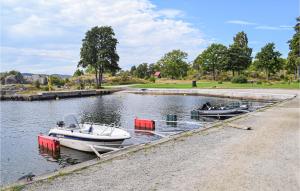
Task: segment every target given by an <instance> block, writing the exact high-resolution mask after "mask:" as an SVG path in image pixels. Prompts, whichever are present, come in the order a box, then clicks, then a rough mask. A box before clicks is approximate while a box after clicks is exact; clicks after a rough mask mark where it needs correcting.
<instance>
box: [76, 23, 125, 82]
mask: <svg viewBox="0 0 300 191" xmlns="http://www.w3.org/2000/svg"><path fill="white" fill-rule="evenodd" d="M117 44H118V40H117V39H116V38H115V33H114V31H113V29H112V28H111V27H110V26H102V27H98V26H96V27H93V28H92V29H91V30H89V31H87V32H86V34H85V38H84V39H83V40H82V47H81V50H80V61H79V64H78V66H81V67H83V68H86V67H88V66H90V67H92V68H94V69H95V77H96V84H97V87H101V84H102V78H103V73H104V72H106V71H107V72H112V73H114V72H116V71H118V70H120V67H119V65H118V61H119V56H118V54H117V51H116V46H117Z"/></svg>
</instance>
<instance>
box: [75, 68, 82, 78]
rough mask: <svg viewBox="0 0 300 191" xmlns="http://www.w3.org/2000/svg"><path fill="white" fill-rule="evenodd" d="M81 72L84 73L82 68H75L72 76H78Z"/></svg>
mask: <svg viewBox="0 0 300 191" xmlns="http://www.w3.org/2000/svg"><path fill="white" fill-rule="evenodd" d="M83 74H84V73H83V70H80V69H77V70H76V71H75V72H74V74H73V76H74V77H78V76H82V75H83Z"/></svg>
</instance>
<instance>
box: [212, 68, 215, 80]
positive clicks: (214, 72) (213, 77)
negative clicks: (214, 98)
mask: <svg viewBox="0 0 300 191" xmlns="http://www.w3.org/2000/svg"><path fill="white" fill-rule="evenodd" d="M212 69H213V79H214V81H216V72H215V66H214V65H213V68H212Z"/></svg>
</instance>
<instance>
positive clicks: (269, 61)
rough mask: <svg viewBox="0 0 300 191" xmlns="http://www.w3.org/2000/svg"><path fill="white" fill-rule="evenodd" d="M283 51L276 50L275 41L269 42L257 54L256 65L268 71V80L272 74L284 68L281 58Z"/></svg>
mask: <svg viewBox="0 0 300 191" xmlns="http://www.w3.org/2000/svg"><path fill="white" fill-rule="evenodd" d="M280 56H281V53H280V52H278V51H276V50H275V44H274V43H268V44H266V45H265V46H264V47H262V48H261V51H260V52H258V53H257V54H256V57H255V58H256V59H257V60H256V61H255V62H254V63H255V66H256V68H258V69H262V70H264V71H265V72H266V76H267V80H268V79H269V76H270V74H273V73H275V72H277V71H279V70H280V69H281V68H282V65H283V62H282V60H281V59H280Z"/></svg>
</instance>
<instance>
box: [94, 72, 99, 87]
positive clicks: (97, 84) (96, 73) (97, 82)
mask: <svg viewBox="0 0 300 191" xmlns="http://www.w3.org/2000/svg"><path fill="white" fill-rule="evenodd" d="M95 76H96V87H97V88H98V86H99V80H98V70H97V68H95Z"/></svg>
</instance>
